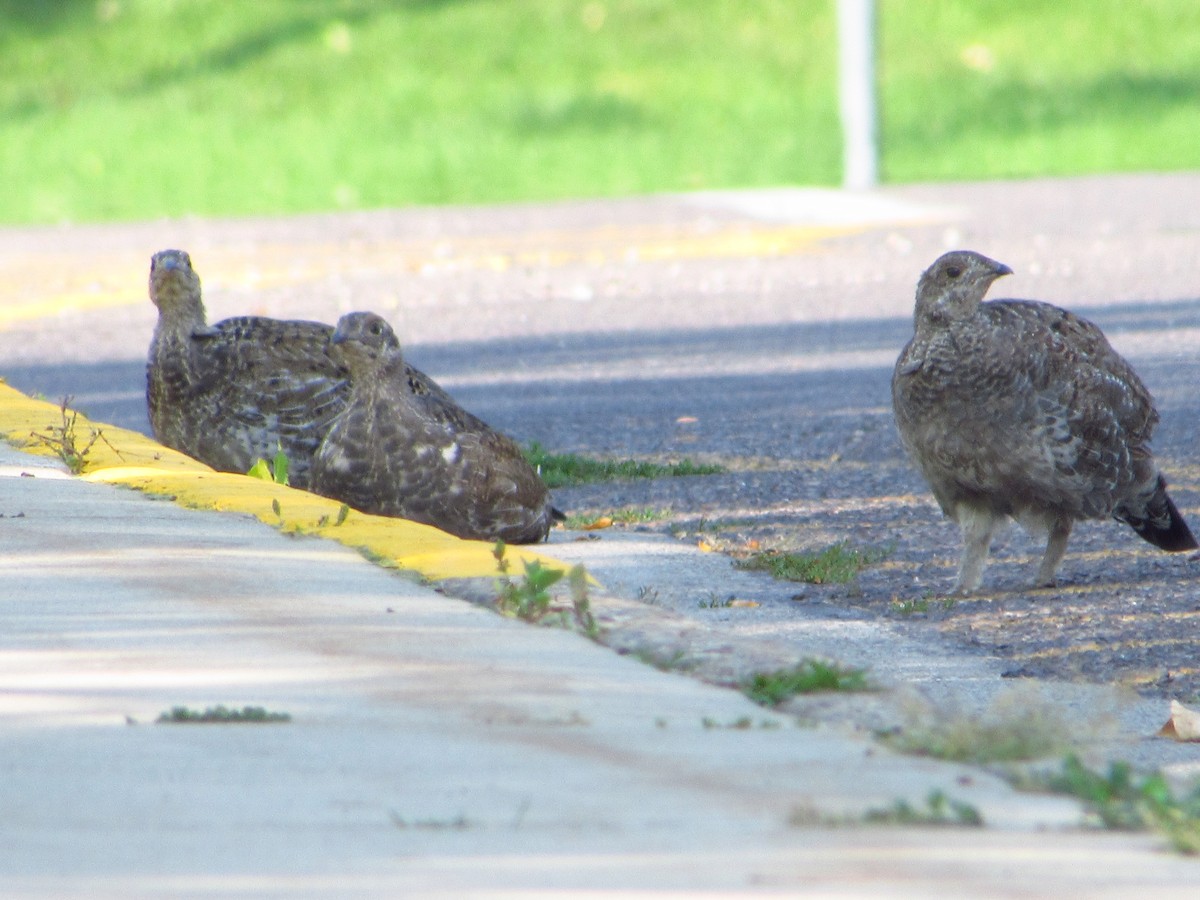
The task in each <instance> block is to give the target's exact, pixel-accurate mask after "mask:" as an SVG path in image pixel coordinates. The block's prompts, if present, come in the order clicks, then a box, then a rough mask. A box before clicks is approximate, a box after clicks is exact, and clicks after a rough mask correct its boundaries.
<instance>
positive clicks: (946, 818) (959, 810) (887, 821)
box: [863, 790, 983, 828]
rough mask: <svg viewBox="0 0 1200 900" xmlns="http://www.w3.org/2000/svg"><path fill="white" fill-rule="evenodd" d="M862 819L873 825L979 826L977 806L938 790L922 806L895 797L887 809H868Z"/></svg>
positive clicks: (980, 818) (932, 792)
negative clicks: (954, 798)
mask: <svg viewBox="0 0 1200 900" xmlns="http://www.w3.org/2000/svg"><path fill="white" fill-rule="evenodd" d="M863 821H864V822H867V823H869V824H873V825H961V826H966V827H969V828H982V827H983V816H982V815H980V814H979V810H978V809H976V808H975V807H974V806H972V805H971V804H969V803H963V802H962V801H961V800H952V799H951V798H950V797H948V796H946V794H945V793H944V792H942V791H939V790H934V791H931V792H930V793H929V796H928V797H926V798H925V808H924V809H922V808H920V807H914V806H913V805H912V804H910V803H909V802H908V801H907V800H897V801H896V802H895V803H893V804H892V805H891V806H890V807H888V808H887V809H871V810H867V812H866V813H865V814H864V815H863Z"/></svg>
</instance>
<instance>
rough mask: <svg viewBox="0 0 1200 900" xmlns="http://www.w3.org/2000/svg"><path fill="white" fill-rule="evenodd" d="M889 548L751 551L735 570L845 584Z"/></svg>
mask: <svg viewBox="0 0 1200 900" xmlns="http://www.w3.org/2000/svg"><path fill="white" fill-rule="evenodd" d="M890 553H891V550H890V549H886V550H884V549H865V550H855V549H851V548H849V547H847V546H846V545H845V544H834V545H833V546H832V547H827V548H825V549H824V550H822V551H821V552H820V553H816V554H813V553H778V552H775V551H767V552H764V553H755V554H754V555H753V556H750V557H747V558H746V559H742V560H738V561H737V562H736V565H737V567H738V568H739V569H752V570H759V571H761V570H765V571H768V572H770V573H771V575H773V576H774V577H775V578H779V579H781V580H784V581H805V582H808V583H809V584H845V583H847V582H848V581H850V580H852V579H853V578H854V576H855V575H857V574H858V573H859V572H860V571H862V570H863V569H864V568H866V567H867V566H869V565H872V564H873V563H877V562H879V561H880V560H883V559H886V558H887V557H888V555H889V554H890Z"/></svg>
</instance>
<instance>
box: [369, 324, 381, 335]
mask: <svg viewBox="0 0 1200 900" xmlns="http://www.w3.org/2000/svg"><path fill="white" fill-rule="evenodd" d="M371 334H383V326H381V325H380V324H379V323H378V322H372V323H371Z"/></svg>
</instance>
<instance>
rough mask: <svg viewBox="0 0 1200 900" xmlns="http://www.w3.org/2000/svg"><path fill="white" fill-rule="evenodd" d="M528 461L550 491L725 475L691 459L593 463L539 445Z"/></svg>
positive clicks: (717, 468)
mask: <svg viewBox="0 0 1200 900" xmlns="http://www.w3.org/2000/svg"><path fill="white" fill-rule="evenodd" d="M525 458H526V459H528V460H529V462H530V465H532V466H533V467H534V468H535V469H537V470H538V473H539V474H540V475H541V476H542V481H544V482H545V483H546V487H548V488H557V487H566V486H568V485H572V484H590V483H592V482H596V481H613V480H614V479H617V478H664V477H668V476H676V475H715V474H718V473H720V472H724V471H725V470H724V469H723V468H722V467H721V466H714V465H705V464H700V463H694V462H692V461H691V460H690V459H683V460H680V461H679V462H677V463H651V462H638V461H637V460H634V459H593V458H592V457H588V456H578V455H576V454H574V453H549V452H547V451H546V449H545V448H544V447H542V446H541V445H540V444H537V443H534V444H531V445H530V446H529V449H528V450H526V451H525Z"/></svg>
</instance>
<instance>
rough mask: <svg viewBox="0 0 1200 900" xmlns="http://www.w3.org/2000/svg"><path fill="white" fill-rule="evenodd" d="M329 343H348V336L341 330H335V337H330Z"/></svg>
mask: <svg viewBox="0 0 1200 900" xmlns="http://www.w3.org/2000/svg"><path fill="white" fill-rule="evenodd" d="M329 343H331V344H344V343H346V336H345V335H344V334H342V333H341V332H340V331H335V332H334V333H333V337H331V338H330V339H329Z"/></svg>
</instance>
